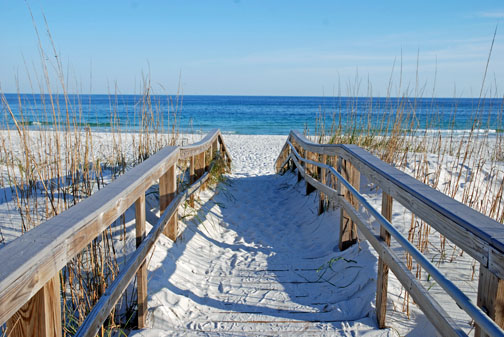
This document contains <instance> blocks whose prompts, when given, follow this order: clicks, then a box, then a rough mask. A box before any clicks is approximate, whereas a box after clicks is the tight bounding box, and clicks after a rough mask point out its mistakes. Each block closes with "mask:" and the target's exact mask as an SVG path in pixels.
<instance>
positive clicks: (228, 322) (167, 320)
mask: <svg viewBox="0 0 504 337" xmlns="http://www.w3.org/2000/svg"><path fill="white" fill-rule="evenodd" d="M285 139H286V137H284V136H237V135H231V136H228V135H226V136H225V141H226V144H227V146H228V148H229V149H230V151H231V154H232V157H233V163H234V164H233V174H231V175H230V176H229V180H228V182H227V183H226V184H222V185H221V186H219V187H218V188H217V190H216V192H215V194H214V193H212V192H211V191H210V192H206V193H204V194H202V195H201V199H200V201H199V204H200V205H201V208H200V210H199V212H198V216H196V217H192V218H185V219H188V220H187V221H184V223H185V224H187V226H184V227H185V228H183V229H182V230H183V232H182V235H181V236H180V238H179V239H178V240H177V242H176V243H175V244H173V243H172V242H170V240H168V239H167V238H165V237H162V238H161V239H160V241H159V243H158V245H157V246H156V249H155V252H154V254H153V256H152V259H151V262H150V264H149V285H148V287H149V316H148V317H149V327H150V328H149V329H146V330H143V331H139V332H137V333H136V334H134V336H166V335H171V336H185V335H188V334H189V335H192V334H194V335H236V336H242V335H264V334H266V335H285V336H288V335H295V334H303V335H304V334H309V335H313V334H316V335H331V336H332V335H340V336H356V335H364V334H366V333H367V334H366V336H388V335H395V333H394V332H393V331H392V330H388V329H387V330H377V326H376V323H375V315H374V308H373V307H374V296H375V287H376V285H375V274H376V262H377V260H376V257H375V256H374V255H373V254H372V252H371V250H370V248H369V246H368V244H367V243H366V242H363V243H361V244H360V245H356V246H354V247H352V248H350V249H348V250H346V251H345V252H339V251H338V248H337V244H338V229H337V226H336V224H338V223H339V222H338V216H339V213H338V212H329V213H326V214H324V215H322V216H318V215H317V214H316V210H317V207H316V205H317V197H316V193H314V194H312V195H310V196H309V197H306V196H304V182H301V183H297V180H296V177H295V176H294V175H293V174H286V175H284V176H278V175H275V174H273V163H274V160H275V159H276V156H277V155H278V153H279V151H280V149H281V147H282V146H283V144H284V142H285ZM188 213H191V211H189V212H188ZM181 215H182V214H181ZM189 219H191V220H189ZM330 261H332V262H330ZM329 263H331V266H330V267H329ZM318 268H321V269H320V270H317V269H318ZM310 321H316V322H310Z"/></svg>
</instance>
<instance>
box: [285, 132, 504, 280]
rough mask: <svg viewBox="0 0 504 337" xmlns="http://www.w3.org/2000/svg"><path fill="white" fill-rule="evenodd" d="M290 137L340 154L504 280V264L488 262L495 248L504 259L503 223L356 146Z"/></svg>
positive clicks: (311, 148)
mask: <svg viewBox="0 0 504 337" xmlns="http://www.w3.org/2000/svg"><path fill="white" fill-rule="evenodd" d="M289 138H290V139H292V140H293V141H295V142H296V143H297V144H301V145H302V146H303V147H304V148H306V149H307V150H309V151H312V152H316V153H319V154H328V155H339V156H342V157H343V158H344V159H346V160H348V161H351V162H352V164H353V165H354V166H356V167H357V169H358V170H359V171H360V172H361V173H362V174H364V175H365V176H366V177H367V178H368V180H370V181H373V182H374V183H375V184H376V185H378V186H379V187H380V188H381V189H382V190H383V191H385V192H386V193H387V194H389V195H390V196H391V197H393V198H394V199H395V200H396V201H397V202H399V203H401V204H402V205H403V206H404V207H406V208H407V209H409V210H410V211H412V212H413V213H414V214H416V215H417V216H418V217H419V218H421V219H422V220H424V221H425V222H427V223H428V224H429V225H431V226H432V227H433V228H435V229H436V230H437V231H438V232H440V233H441V234H443V235H444V236H446V237H447V238H448V239H449V240H450V241H452V242H453V243H455V244H456V245H457V246H459V247H460V248H462V249H463V250H464V251H466V252H467V253H468V254H469V255H471V256H472V257H473V258H474V259H476V260H477V261H478V262H480V263H481V264H483V265H484V266H486V267H488V269H490V270H491V271H492V272H494V273H495V274H496V275H497V276H498V277H500V278H503V279H504V263H502V264H496V265H492V264H491V263H490V262H489V260H490V257H489V254H490V251H491V250H492V249H493V250H494V251H495V252H494V253H492V254H493V255H494V257H496V256H497V255H499V256H500V257H499V258H496V259H495V261H503V260H504V234H503V229H502V224H500V223H498V222H497V221H495V220H493V219H490V218H489V217H487V216H485V215H483V214H481V213H479V212H477V211H475V210H474V209H472V208H470V207H468V206H466V205H464V204H462V203H460V202H458V201H456V200H453V199H451V198H450V197H448V196H446V195H445V194H443V193H441V192H439V191H436V190H434V189H433V188H431V187H429V186H427V185H425V184H423V183H421V182H419V181H418V180H416V179H414V178H413V177H411V176H409V175H408V174H406V173H404V172H401V171H399V170H398V169H396V168H394V167H392V166H390V165H388V164H386V163H384V162H383V161H381V160H380V159H378V158H376V157H375V156H373V155H372V154H370V153H369V152H367V151H366V150H364V149H362V148H359V147H358V146H356V145H342V144H337V145H336V144H315V143H313V142H311V141H309V140H307V139H306V138H305V137H303V136H302V135H301V134H300V133H299V132H296V131H291V133H290V136H289Z"/></svg>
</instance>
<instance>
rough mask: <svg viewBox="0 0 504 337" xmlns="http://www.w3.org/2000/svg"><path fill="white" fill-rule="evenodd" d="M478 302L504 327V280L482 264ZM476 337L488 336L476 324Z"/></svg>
mask: <svg viewBox="0 0 504 337" xmlns="http://www.w3.org/2000/svg"><path fill="white" fill-rule="evenodd" d="M476 304H477V305H478V306H479V307H480V308H482V309H483V311H485V312H486V313H487V315H488V316H490V318H492V319H493V320H494V321H495V323H497V325H499V326H500V327H501V328H504V280H502V279H499V278H498V277H497V276H496V275H495V274H494V273H492V272H491V271H490V270H488V269H487V268H486V267H484V266H480V271H479V280H478V297H477V302H476ZM474 336H475V337H487V336H488V334H486V333H485V332H484V331H482V329H481V328H480V327H479V326H478V325H476V330H475V334H474Z"/></svg>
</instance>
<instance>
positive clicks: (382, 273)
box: [376, 193, 393, 329]
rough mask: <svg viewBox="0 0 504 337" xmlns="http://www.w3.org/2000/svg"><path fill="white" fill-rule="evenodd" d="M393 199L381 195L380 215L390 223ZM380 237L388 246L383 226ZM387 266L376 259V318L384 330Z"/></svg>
mask: <svg viewBox="0 0 504 337" xmlns="http://www.w3.org/2000/svg"><path fill="white" fill-rule="evenodd" d="M392 202H393V199H392V197H391V196H390V195H388V194H387V193H382V211H381V213H382V215H383V216H384V217H385V219H387V220H388V221H389V222H390V223H392ZM380 237H381V238H382V240H383V241H384V242H385V244H386V245H387V246H390V234H389V233H388V232H387V230H386V229H385V228H383V226H380ZM388 270H389V268H388V266H387V264H386V263H385V261H383V258H382V257H381V256H380V257H379V258H378V275H377V279H376V317H377V319H378V326H379V327H380V329H383V328H385V321H386V316H387V292H388V290H387V289H388Z"/></svg>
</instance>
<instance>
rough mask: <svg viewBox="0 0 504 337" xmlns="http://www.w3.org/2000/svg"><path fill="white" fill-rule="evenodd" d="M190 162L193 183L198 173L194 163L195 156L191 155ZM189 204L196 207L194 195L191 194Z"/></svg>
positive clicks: (190, 179)
mask: <svg viewBox="0 0 504 337" xmlns="http://www.w3.org/2000/svg"><path fill="white" fill-rule="evenodd" d="M190 158H191V159H190V162H189V183H190V184H192V183H194V182H195V181H196V174H195V164H194V156H191V157H190ZM189 206H191V207H194V195H191V197H190V198H189Z"/></svg>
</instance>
